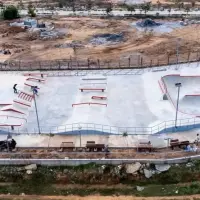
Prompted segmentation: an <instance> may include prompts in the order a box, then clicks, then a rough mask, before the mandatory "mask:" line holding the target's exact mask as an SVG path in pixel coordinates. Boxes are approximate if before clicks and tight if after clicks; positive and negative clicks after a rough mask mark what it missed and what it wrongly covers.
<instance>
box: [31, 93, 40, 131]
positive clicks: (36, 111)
mask: <svg viewBox="0 0 200 200" xmlns="http://www.w3.org/2000/svg"><path fill="white" fill-rule="evenodd" d="M33 99H34V104H35V113H36V117H37V125H38V133H39V134H41V132H40V123H39V118H38V110H37V103H36V99H35V94H34V92H33Z"/></svg>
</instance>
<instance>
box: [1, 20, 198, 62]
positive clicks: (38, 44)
mask: <svg viewBox="0 0 200 200" xmlns="http://www.w3.org/2000/svg"><path fill="white" fill-rule="evenodd" d="M41 21H48V22H52V23H53V24H54V26H55V28H56V29H58V30H62V31H64V32H65V33H66V36H65V37H64V38H63V39H55V40H41V39H36V40H31V39H30V37H29V35H30V34H28V32H25V31H23V30H21V31H20V30H19V29H16V30H15V29H13V28H12V29H11V28H10V27H9V23H8V22H7V23H5V22H0V49H9V50H10V51H11V53H12V54H11V55H10V56H7V55H5V56H4V55H1V56H0V59H1V61H5V60H20V61H30V60H56V59H67V58H70V57H72V58H76V59H78V60H83V59H87V58H89V59H94V60H97V59H100V60H102V61H108V60H121V59H124V58H128V57H131V58H132V60H134V59H135V60H136V58H137V57H138V55H141V56H142V57H143V58H145V59H148V60H154V59H155V58H156V59H159V60H161V61H162V60H163V59H166V58H167V54H169V55H170V56H175V54H176V41H177V38H181V41H180V49H179V51H180V54H181V53H186V55H188V51H191V55H192V54H193V52H195V54H194V56H196V51H197V50H198V49H199V46H200V42H199V37H200V34H199V33H200V25H191V26H186V27H183V28H181V29H175V30H174V31H173V32H171V33H163V34H160V33H155V32H153V33H150V32H145V31H142V32H141V31H138V30H137V29H135V28H134V27H133V26H132V25H131V23H132V22H134V20H116V19H110V20H106V19H91V18H81V19H80V18H58V19H54V20H45V19H40V22H41ZM100 33H112V34H113V33H114V34H120V33H122V34H123V36H124V37H123V41H121V42H119V43H117V44H109V45H108V44H106V45H104V44H103V45H93V44H91V42H90V40H91V39H92V38H93V36H94V35H95V34H100ZM73 42H76V43H78V44H79V45H81V47H80V46H79V47H75V48H73V47H67V48H66V47H65V48H63V47H62V48H61V47H58V46H59V45H63V44H71V43H73ZM191 55H190V56H191Z"/></svg>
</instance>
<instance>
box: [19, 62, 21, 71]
mask: <svg viewBox="0 0 200 200" xmlns="http://www.w3.org/2000/svg"><path fill="white" fill-rule="evenodd" d="M20 68H21V67H20V60H19V70H20Z"/></svg>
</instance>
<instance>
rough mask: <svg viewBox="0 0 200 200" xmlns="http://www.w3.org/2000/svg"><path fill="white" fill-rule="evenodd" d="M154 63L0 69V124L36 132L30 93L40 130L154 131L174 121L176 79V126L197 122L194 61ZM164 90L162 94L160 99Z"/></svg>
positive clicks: (11, 129) (197, 80) (198, 79)
mask: <svg viewBox="0 0 200 200" xmlns="http://www.w3.org/2000/svg"><path fill="white" fill-rule="evenodd" d="M157 69H158V68H155V69H143V70H136V69H132V70H130V69H129V70H120V71H119V70H118V71H117V70H110V71H106V70H104V71H103V70H102V71H92V72H91V71H87V72H86V71H82V72H81V71H80V72H79V73H74V74H69V73H64V72H63V73H61V72H56V71H55V72H45V73H41V72H12V73H11V72H10V73H9V72H7V73H3V72H2V73H1V74H0V77H1V80H2V82H1V85H0V89H1V94H0V105H1V111H0V125H1V127H0V129H1V131H2V133H4V131H8V130H9V132H13V133H29V134H37V133H38V131H39V130H38V128H37V127H38V124H37V117H36V112H35V111H36V109H35V104H34V98H35V100H36V105H37V111H38V119H39V120H38V121H39V126H40V131H41V132H42V133H54V134H78V133H79V131H81V132H82V134H86V135H87V134H106V133H107V134H123V133H124V132H128V133H129V134H139V135H142V134H144V135H145V134H155V133H159V132H161V131H162V130H166V128H170V127H174V119H175V112H176V103H177V102H176V101H177V88H176V87H175V85H174V84H175V83H176V82H181V83H182V87H181V89H180V100H179V112H178V121H177V124H178V126H180V127H181V126H183V125H184V126H185V125H187V126H188V125H194V121H195V124H199V123H200V120H199V118H198V116H200V109H199V106H198V105H199V104H200V103H199V101H198V99H199V98H200V97H199V96H198V94H200V87H199V83H200V77H198V75H197V74H198V73H199V74H200V69H199V68H198V63H191V64H190V65H188V64H187V65H186V64H182V65H179V66H178V68H177V66H166V67H163V68H160V69H159V70H157ZM198 71H199V72H198ZM95 72H96V73H95ZM7 80H9V81H7ZM14 84H17V89H18V94H14V93H13V89H12V88H13V85H14ZM31 86H38V88H39V89H38V96H36V95H35V97H34V96H33V93H32V91H31ZM166 91H167V96H168V100H163V93H165V92H166ZM194 118H195V120H194ZM193 128H194V127H193ZM195 128H198V127H195ZM181 131H182V130H181ZM168 132H169V131H168Z"/></svg>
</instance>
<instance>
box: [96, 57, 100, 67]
mask: <svg viewBox="0 0 200 200" xmlns="http://www.w3.org/2000/svg"><path fill="white" fill-rule="evenodd" d="M97 63H98V67H99V68H100V60H99V59H97Z"/></svg>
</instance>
